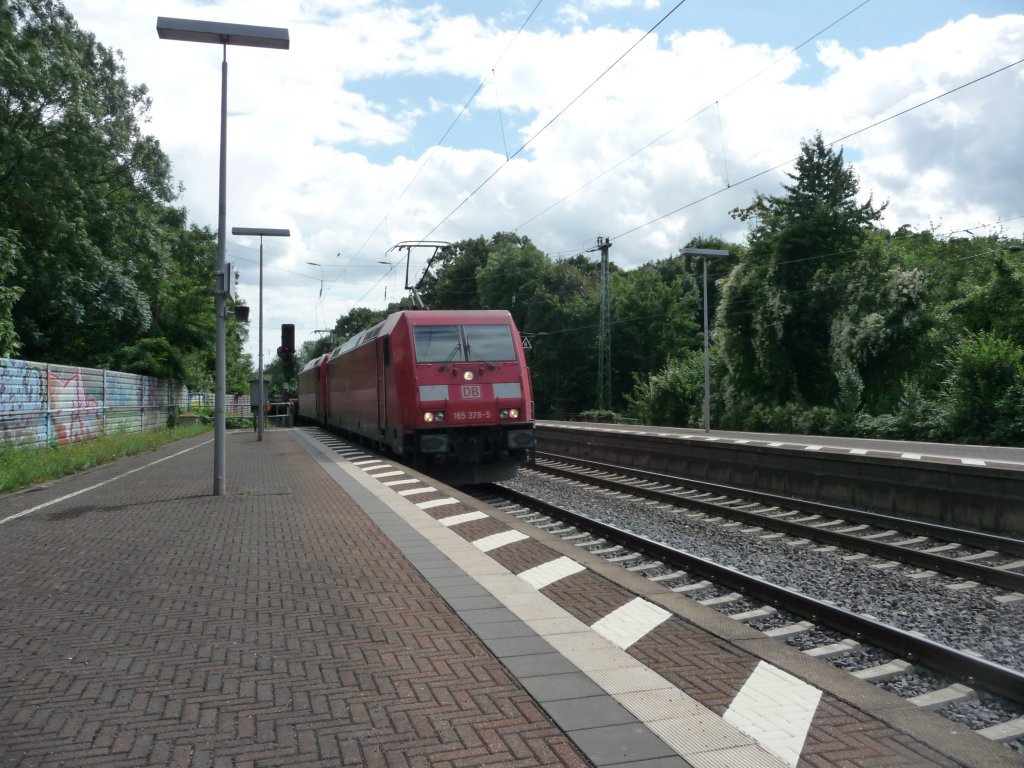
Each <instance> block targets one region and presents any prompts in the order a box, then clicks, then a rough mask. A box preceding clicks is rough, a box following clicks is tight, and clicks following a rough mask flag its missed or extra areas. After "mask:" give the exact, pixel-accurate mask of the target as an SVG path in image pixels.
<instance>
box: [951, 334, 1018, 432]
mask: <svg viewBox="0 0 1024 768" xmlns="http://www.w3.org/2000/svg"><path fill="white" fill-rule="evenodd" d="M944 369H945V372H946V379H945V381H944V386H943V388H942V393H941V396H940V401H941V403H942V405H943V406H944V412H945V417H946V423H947V425H948V428H949V430H950V433H951V434H952V435H954V436H955V437H956V439H957V440H959V441H961V442H969V443H983V444H989V443H997V444H1000V443H1001V444H1012V445H1021V444H1024V349H1022V348H1021V347H1020V346H1019V345H1018V344H1015V343H1014V342H1013V341H1011V340H1009V339H1006V338H1002V337H1000V336H998V335H996V334H994V333H992V332H990V331H982V332H980V333H968V334H967V335H965V336H964V337H963V338H961V339H959V340H958V341H957V342H956V343H955V344H953V345H951V346H949V347H948V355H947V359H946V363H945V365H944Z"/></svg>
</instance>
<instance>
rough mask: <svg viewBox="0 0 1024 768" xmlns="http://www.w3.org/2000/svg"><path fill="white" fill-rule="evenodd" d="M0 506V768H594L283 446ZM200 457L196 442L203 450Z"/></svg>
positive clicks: (308, 464)
mask: <svg viewBox="0 0 1024 768" xmlns="http://www.w3.org/2000/svg"><path fill="white" fill-rule="evenodd" d="M207 440H208V438H197V439H194V440H190V441H186V442H184V443H180V444H176V445H174V446H169V447H166V448H163V449H160V450H159V451H157V452H153V453H150V454H146V455H145V456H143V457H134V458H133V459H130V460H127V461H125V462H119V463H118V464H117V465H111V466H110V467H104V468H99V469H96V470H92V471H90V472H87V473H83V474H82V475H79V476H75V477H74V478H68V479H66V480H62V481H57V482H55V483H52V484H50V486H49V487H47V488H43V489H38V490H35V491H33V492H31V493H22V494H8V495H6V496H3V497H0V519H3V518H5V517H7V516H8V515H10V514H13V513H16V512H18V511H21V510H22V509H26V508H29V507H32V506H34V505H38V504H40V503H42V502H43V501H46V500H48V499H52V498H55V497H57V496H60V495H61V494H63V493H67V492H70V491H72V490H77V489H81V488H85V487H88V486H89V485H92V484H95V483H98V482H101V481H104V480H109V479H110V478H113V477H115V476H116V475H117V474H118V473H121V472H124V471H125V469H126V468H129V467H143V466H144V465H145V464H146V463H148V462H151V461H153V460H155V459H157V458H161V457H163V456H171V455H172V454H175V453H178V452H179V451H181V450H182V449H184V448H189V447H194V446H198V447H194V449H193V450H190V451H188V452H187V453H182V454H180V455H177V456H174V457H173V458H169V459H167V460H166V461H163V462H162V463H159V464H156V465H154V466H150V467H148V468H144V469H140V470H139V471H137V472H135V473H134V474H131V475H129V476H127V477H123V478H121V479H117V480H113V481H111V482H109V483H107V484H106V485H103V486H102V488H98V489H95V490H93V491H89V492H87V493H82V494H81V495H78V496H75V497H73V498H69V499H67V500H65V501H62V502H59V503H56V504H52V505H50V506H48V507H45V508H43V509H40V510H38V511H36V512H34V513H32V514H29V515H26V516H24V517H21V518H18V519H16V520H11V521H9V522H7V523H4V524H0V766H5V767H7V766H56V765H65V766H93V765H95V766H142V765H147V766H148V765H152V766H197V767H198V766H239V767H241V766H253V767H255V766H344V765H353V766H355V765H360V766H362V765H366V766H388V767H391V766H439V767H442V766H453V767H454V766H484V765H499V766H587V765H589V763H588V761H587V760H586V759H585V758H584V757H583V756H582V755H581V754H580V753H579V752H578V751H577V749H576V748H575V746H574V745H573V744H572V742H571V741H570V740H569V739H568V738H567V737H566V735H565V734H564V733H563V732H562V731H561V730H560V729H559V728H558V727H557V726H555V725H554V724H553V723H552V722H551V720H550V719H549V717H548V716H547V715H546V714H545V713H544V712H543V710H541V708H540V707H539V706H538V705H537V703H536V702H535V701H534V700H533V698H532V697H531V696H530V695H529V694H528V693H526V691H525V690H524V689H523V688H522V686H521V685H520V684H519V683H518V682H517V681H516V680H515V679H513V678H512V677H511V676H510V674H509V672H508V671H507V670H506V668H505V667H504V666H502V664H501V663H500V662H499V661H498V660H497V659H496V658H495V657H494V656H493V655H492V654H491V653H490V652H489V651H488V650H487V649H486V648H485V647H484V645H483V644H482V643H481V641H480V640H479V639H478V638H477V636H476V635H474V634H473V633H471V632H470V631H469V630H468V629H467V628H466V626H465V624H464V623H463V622H462V621H461V620H460V619H459V618H458V617H457V616H456V615H455V614H454V613H453V612H452V610H451V609H450V608H449V606H448V604H447V603H446V602H445V601H444V600H443V599H442V598H441V597H439V596H438V594H437V593H436V592H435V591H434V590H433V589H432V588H431V587H430V585H429V584H427V583H426V582H425V581H424V579H423V578H422V577H421V575H420V574H419V572H418V571H416V570H415V568H413V567H412V565H411V564H410V563H409V562H408V560H406V559H405V558H404V557H403V556H402V555H401V554H400V553H399V552H398V551H397V550H396V549H395V548H394V546H393V545H392V544H391V542H390V541H389V540H388V539H387V538H385V537H384V536H383V535H382V534H381V533H380V531H379V530H378V529H377V528H376V527H375V526H374V525H373V524H372V523H371V522H370V521H369V519H368V518H367V517H366V516H365V514H364V513H363V511H362V510H361V509H360V508H359V506H358V505H357V504H355V503H354V502H353V501H352V499H351V498H350V497H348V496H347V495H346V494H345V492H344V491H343V490H342V489H340V488H339V487H338V485H337V484H336V483H335V482H334V481H332V480H331V479H330V478H329V477H328V476H327V474H326V473H325V472H324V471H323V470H322V469H320V468H319V467H318V466H317V464H316V463H315V462H313V461H311V460H310V457H309V455H308V453H306V451H305V450H304V449H303V448H302V447H301V446H299V445H298V444H297V443H295V441H294V440H293V439H292V438H291V437H290V436H289V435H288V433H285V432H280V431H274V430H272V431H270V432H267V433H266V435H265V440H264V442H263V443H258V442H257V441H256V440H255V436H253V435H252V434H251V433H246V434H245V435H231V436H230V437H229V439H228V452H227V456H228V458H227V490H228V493H227V494H226V495H225V496H222V497H214V496H212V495H210V491H211V489H212V484H213V482H212V464H213V447H212V443H208V442H206V441H207ZM201 443H203V444H201Z"/></svg>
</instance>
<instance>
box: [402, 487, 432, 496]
mask: <svg viewBox="0 0 1024 768" xmlns="http://www.w3.org/2000/svg"><path fill="white" fill-rule="evenodd" d="M436 490H437V488H431V487H430V486H429V485H421V486H420V487H419V488H406V489H405V490H404V491H399V492H398V495H399V496H415V495H416V494H417V493H431V492H432V491H436Z"/></svg>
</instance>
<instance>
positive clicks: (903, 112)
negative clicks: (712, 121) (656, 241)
mask: <svg viewBox="0 0 1024 768" xmlns="http://www.w3.org/2000/svg"><path fill="white" fill-rule="evenodd" d="M1022 63H1024V59H1017V61H1014V62H1012V63H1010V64H1006V65H1005V66H1002V67H999V68H998V69H995V70H992V71H991V72H988V73H987V74H984V75H981V76H979V77H976V78H974V79H973V80H970V81H968V82H966V83H962V84H960V85H958V86H956V87H955V88H950V89H949V90H948V91H944V92H943V93H940V94H938V95H937V96H932V97H931V98H929V99H925V100H924V101H921V102H918V103H917V104H914V105H913V106H911V107H907V108H906V109H901V110H900V111H899V112H896V113H894V114H891V115H889V116H888V117H883V118H882V119H881V120H876V121H875V122H873V123H870V124H869V125H865V126H863V127H862V128H858V129H857V130H855V131H851V132H850V133H847V134H846V135H845V136H840V137H839V138H838V139H833V140H832V141H829V142H827V143H826V144H825V146H826V147H833V146H835V145H836V144H839V143H840V142H843V141H846V140H847V139H849V138H852V137H854V136H857V135H859V134H861V133H864V132H865V131H869V130H871V129H872V128H877V127H878V126H880V125H884V124H885V123H887V122H889V121H890V120H895V119H896V118H898V117H902V116H903V115H906V114H908V113H910V112H913V111H914V110H916V109H920V108H921V107H924V106H927V105H928V104H931V103H932V102H935V101H938V100H939V99H943V98H945V97H946V96H950V95H951V94H954V93H956V92H957V91H961V90H963V89H964V88H968V87H970V86H972V85H975V84H977V83H980V82H981V81H983V80H987V79H988V78H990V77H993V76H995V75H998V74H1000V73H1001V72H1005V71H1007V70H1008V69H1012V68H1013V67H1016V66H1019V65H1020V64H1022ZM798 159H799V156H797V157H791V158H789V159H788V160H785V161H783V162H781V163H778V164H776V165H773V166H772V167H770V168H765V169H763V170H761V171H758V172H757V173H753V174H751V175H750V176H747V177H746V178H744V179H742V180H740V181H737V182H736V183H734V184H733V185H732V186H731V187H729V186H725V187H720V188H718V189H716V190H714V191H712V192H709V193H708V194H706V195H704V196H702V197H699V198H697V199H696V200H691V201H690V202H689V203H686V204H685V205H681V206H679V207H678V208H675V209H673V210H671V211H669V212H668V213H663V214H661V215H660V216H656V217H655V218H653V219H651V220H650V221H647V222H644V223H643V224H638V225H637V226H635V227H632V228H630V229H627V230H626V231H624V232H620V233H619V234H618V235H615V236H614V237H613V238H612V239H613V240H619V239H621V238H623V237H626V236H627V235H631V234H633V233H634V232H639V231H640V230H641V229H645V228H646V227H649V226H651V225H653V224H656V223H657V222H659V221H663V220H664V219H667V218H669V217H670V216H674V215H676V214H677V213H681V212H682V211H685V210H686V209H687V208H692V207H693V206H695V205H697V204H699V203H703V202H704V201H705V200H710V199H711V198H713V197H717V196H718V195H720V194H722V193H723V192H727V191H729V190H730V189H733V188H735V187H738V186H741V185H743V184H746V183H748V182H751V181H753V180H754V179H758V178H760V177H762V176H765V175H767V174H769V173H772V172H773V171H777V170H780V169H782V168H785V167H786V166H788V165H790V164H791V163H793V162H795V161H796V160H798Z"/></svg>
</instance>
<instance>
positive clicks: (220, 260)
mask: <svg viewBox="0 0 1024 768" xmlns="http://www.w3.org/2000/svg"><path fill="white" fill-rule="evenodd" d="M156 32H157V34H158V35H159V36H160V39H161V40H183V41H186V42H192V43H216V44H219V45H222V46H224V58H223V61H222V63H221V67H220V173H219V177H220V185H219V196H218V205H217V288H216V292H215V293H216V312H217V362H216V365H215V366H214V368H215V379H216V381H215V389H214V404H213V422H214V435H213V494H214V496H223V495H224V489H225V486H226V477H225V475H226V472H225V468H224V456H225V453H226V451H225V443H226V438H227V433H226V427H225V420H224V418H225V413H224V412H225V401H226V400H227V323H228V318H227V295H228V293H229V291H230V289H231V275H229V274H228V270H227V269H226V267H225V262H224V254H225V249H226V245H227V229H226V224H225V222H226V219H227V146H228V46H229V45H246V46H252V47H256V48H278V49H283V50H287V49H288V45H289V41H288V30H287V29H281V28H279V27H253V26H249V25H248V24H224V23H221V22H216V21H198V20H195V19H171V18H167V17H164V16H158V17H157V20H156ZM261 315H262V313H261Z"/></svg>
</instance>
